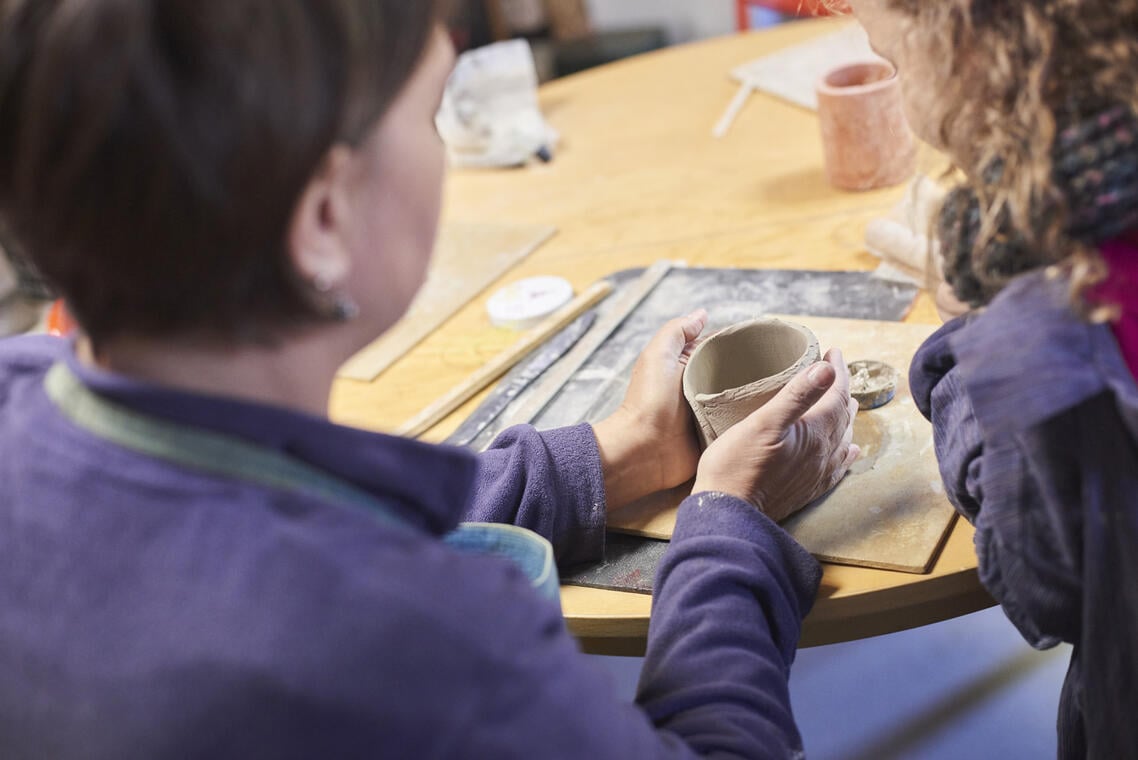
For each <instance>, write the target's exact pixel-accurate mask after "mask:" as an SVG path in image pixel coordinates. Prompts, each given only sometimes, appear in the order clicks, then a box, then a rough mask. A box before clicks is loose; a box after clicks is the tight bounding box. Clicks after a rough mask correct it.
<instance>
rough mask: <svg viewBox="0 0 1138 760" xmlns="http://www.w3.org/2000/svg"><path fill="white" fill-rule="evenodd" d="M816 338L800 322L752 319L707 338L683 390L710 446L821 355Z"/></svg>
mask: <svg viewBox="0 0 1138 760" xmlns="http://www.w3.org/2000/svg"><path fill="white" fill-rule="evenodd" d="M818 359H819V352H818V339H817V338H816V337H814V333H812V332H810V331H809V330H808V329H806V328H805V327H803V326H802V325H796V324H794V323H792V322H783V321H782V320H779V319H768V318H760V319H752V320H749V321H746V322H740V323H738V324H734V325H731V326H730V327H727V328H724V329H722V330H720V331H719V332H717V333H715V334H714V335H712V336H711V337H709V338H707V339H706V340H705V341H703V343H701V344H700V345H699V347H698V348H697V349H696V350H695V351H694V352H693V353H692V357H691V361H690V362H689V363H688V368H687V371H686V372H684V396H685V397H686V398H687V400H688V404H690V405H691V409H692V412H694V413H695V418H696V422H697V423H698V424H699V437H700V441H701V442H702V443H703V445H704V446H705V447H706V446H707V445H708V444H709V443H711V442H712V441H714V440H715V439H716V438H717V437H719V436H720V435H722V434H723V433H725V432H727V429H728V428H730V427H731V426H732V425H734V424H735V423H737V422H739V421H740V420H742V419H743V418H744V417H746V416H747V415H749V414H750V413H751V412H753V411H755V410H756V409H758V408H759V407H760V406H762V405H763V404H765V403H766V402H767V401H769V400H770V399H772V398H773V397H774V395H775V394H776V393H778V392H779V390H780V389H781V388H782V387H783V386H784V385H786V384H787V383H788V382H790V379H791V378H792V377H794V376H795V375H797V374H798V373H799V372H801V371H802V370H804V369H806V368H807V367H808V366H810V365H811V364H813V363H814V362H816V361H818Z"/></svg>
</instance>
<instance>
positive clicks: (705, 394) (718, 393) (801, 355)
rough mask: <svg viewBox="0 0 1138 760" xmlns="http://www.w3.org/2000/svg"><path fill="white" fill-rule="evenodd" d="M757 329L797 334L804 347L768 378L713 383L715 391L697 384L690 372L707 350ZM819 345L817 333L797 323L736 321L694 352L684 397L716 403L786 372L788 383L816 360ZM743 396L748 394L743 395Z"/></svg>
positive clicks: (765, 319) (771, 319)
mask: <svg viewBox="0 0 1138 760" xmlns="http://www.w3.org/2000/svg"><path fill="white" fill-rule="evenodd" d="M755 329H774V330H778V331H784V332H786V333H791V334H794V335H795V336H796V337H798V338H800V339H801V341H802V343H801V348H797V347H796V350H795V351H794V354H795V356H794V358H793V359H790V360H789V361H786V362H784V363H783V364H782V368H781V369H780V370H779V371H776V372H773V373H771V374H769V375H765V376H759V377H751V378H750V379H747V380H745V381H744V382H742V383H738V384H736V383H732V384H729V385H722V383H714V384H713V387H715V388H716V389H715V390H711V389H709V388H707V387H706V379H701V380H700V381H699V382H696V381H695V380H694V378H693V377H692V375H691V372H690V370H691V368H692V367H693V366H697V365H698V363H699V361H700V357H701V355H702V354H704V353H706V352H707V351H720V350H723V348H724V347H723V346H722V345H721V344H720V345H717V344H718V343H720V341H722V340H723V339H724V338H726V337H727V336H732V338H733V337H734V336H740V335H741V334H743V333H746V332H749V331H752V330H755ZM816 346H817V338H816V337H815V336H814V333H813V332H812V331H811V330H810V328H808V327H806V326H805V325H800V324H798V323H797V322H790V321H787V320H784V319H778V318H776V317H758V318H756V319H748V320H745V321H743V322H737V323H735V324H733V325H729V326H727V327H725V328H723V329H722V330H718V331H716V332H715V333H714V334H713V335H711V336H709V337H708V338H707V339H706V340H704V341H702V342H701V343H700V344H699V345H698V346H696V349H695V351H693V352H692V355H691V358H690V359H689V360H688V370H689V371H688V372H685V373H684V379H683V388H684V395H685V396H686V397H687V398H688V399H689V400H693V401H698V402H700V403H710V402H714V401H716V400H717V399H721V398H725V397H728V396H731V397H734V396H737V395H739V394H738V393H737V392H738V391H739V390H740V389H742V388H746V387H747V386H748V385H752V384H753V383H756V382H757V381H759V380H763V379H772V380H773V379H774V378H776V377H779V376H780V375H783V374H784V373H785V377H784V378H783V381H785V380H789V379H790V377H792V376H793V374H794V373H796V372H798V371H800V370H801V369H803V368H804V367H805V366H806V365H807V364H809V363H810V361H811V360H812V359H813V358H816V357H813V356H812V354H813V353H815V352H816V351H817V348H816ZM812 347H813V348H814V351H812V350H811V349H812ZM721 385H722V387H719V386H721ZM697 386H698V387H697ZM755 392H758V390H757V389H756V390H755ZM743 395H746V394H745V393H744V394H743Z"/></svg>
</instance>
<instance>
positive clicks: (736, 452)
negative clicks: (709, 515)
mask: <svg viewBox="0 0 1138 760" xmlns="http://www.w3.org/2000/svg"><path fill="white" fill-rule="evenodd" d="M856 413H857V402H856V401H854V400H853V399H851V398H850V376H849V370H848V369H847V367H846V362H845V360H844V359H843V358H842V354H841V352H840V351H839V350H838V349H831V350H830V351H829V352H828V353H827V354H826V358H825V361H821V362H818V363H816V364H814V365H813V366H811V367H809V368H808V369H807V370H805V371H803V372H800V373H799V374H798V375H797V376H795V377H794V379H792V380H791V381H790V382H789V383H787V385H786V387H784V388H783V389H782V390H781V391H779V393H778V395H776V396H775V397H774V398H772V399H771V400H770V401H768V402H767V403H766V404H765V405H763V406H762V407H761V408H759V409H757V410H756V411H754V412H753V413H752V414H751V415H750V416H749V417H747V418H746V419H744V420H742V421H740V422H739V423H737V424H736V425H734V426H733V427H732V428H731V429H730V430H728V431H727V432H726V433H724V434H723V435H722V436H720V437H719V438H717V439H716V440H715V441H713V442H712V444H711V445H710V446H708V447H707V450H706V451H705V452H703V456H702V457H701V458H700V461H699V468H698V470H697V472H696V478H695V487H694V488H693V489H692V493H699V492H701V491H717V492H720V493H726V494H730V495H732V496H737V497H739V498H741V499H744V500H746V501H749V502H751V503H752V504H754V505H755V506H757V507H758V508H759V509H760V510H762V512H763V513H764V514H766V515H767V516H768V517H770V518H771V519H773V520H775V521H780V520H783V519H784V518H786V517H789V516H790V515H791V514H793V513H794V512H797V511H798V510H799V509H801V508H802V507H804V506H806V505H807V504H809V503H810V502H811V501H813V500H814V499H816V498H818V497H819V496H821V495H822V494H824V493H826V491H829V490H830V489H831V488H833V487H834V486H835V485H837V483H838V481H840V480H841V479H842V478H843V477H844V476H845V474H846V471H847V470H849V468H850V465H852V464H853V463H854V461H855V460H857V458H858V456H859V455H860V454H861V450H860V449H859V448H858V446H857V445H856V444H854V443H852V440H853V420H854V415H855V414H856Z"/></svg>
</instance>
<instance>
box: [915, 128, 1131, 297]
mask: <svg viewBox="0 0 1138 760" xmlns="http://www.w3.org/2000/svg"><path fill="white" fill-rule="evenodd" d="M1064 121H1065V124H1064ZM1000 172H1001V169H1000V167H998V166H996V167H992V168H991V169H990V170H989V171H987V172H985V177H986V178H987V179H988V180H989V181H995V180H997V179H999V176H1000ZM1052 176H1053V179H1054V181H1055V185H1056V187H1057V188H1058V189H1059V192H1060V194H1061V195H1062V198H1063V203H1064V204H1065V206H1066V214H1067V215H1066V226H1065V228H1064V233H1065V234H1066V235H1067V236H1069V237H1070V238H1071V239H1074V240H1077V241H1079V242H1083V243H1087V244H1089V245H1098V244H1099V243H1102V242H1103V241H1106V240H1110V239H1111V238H1114V237H1117V236H1118V235H1120V234H1121V233H1123V232H1126V231H1128V230H1132V229H1135V228H1136V227H1138V116H1136V115H1135V113H1134V112H1133V111H1132V110H1131V109H1130V108H1128V107H1125V106H1115V107H1111V108H1106V109H1102V110H1099V111H1097V112H1096V113H1094V114H1093V115H1091V116H1089V117H1072V118H1067V119H1065V120H1061V122H1060V128H1059V133H1058V135H1057V136H1056V138H1055V144H1054V147H1053V149H1052ZM1033 212H1034V213H1033V216H1035V217H1036V218H1044V217H1045V215H1046V214H1048V213H1054V211H1048V210H1042V211H1038V212H1037V210H1034V209H1033ZM1007 216H1008V215H1007V213H1006V212H1005V213H1003V214H1002V215H1001V217H1000V218H999V224H998V228H999V229H998V231H997V234H995V235H994V236H993V237H992V239H991V240H990V241H989V242H988V243H987V245H986V247H985V249H984V251H983V252H982V255H981V256H980V257H979V258H978V259H975V260H974V258H973V255H972V252H973V249H974V247H975V244H976V239H977V236H978V235H979V232H980V224H981V220H982V211H981V208H980V202H979V200H978V198H977V197H976V193H975V191H974V190H972V189H971V188H969V187H959V188H956V189H955V190H953V191H952V192H951V193H949V195H948V197H947V198H946V199H945V203H944V206H943V207H942V209H941V215H940V219H939V223H938V229H937V234H938V237H939V239H940V241H941V250H942V251H943V252H944V257H945V260H944V269H945V272H944V274H945V279H946V280H948V282H949V283H950V284H951V285H952V286H953V289H954V290H955V291H956V296H957V298H959V299H960V300H961V301H964V302H966V303H969V304H971V305H973V306H980V305H983V304H986V303H988V302H989V301H990V300H991V299H992V298H993V297H995V295H996V293H998V292H999V290H1000V288H1002V287H1003V284H1004V283H1006V282H1007V280H1008V279H1010V278H1011V277H1013V276H1015V275H1017V274H1020V273H1021V272H1025V271H1028V270H1031V269H1036V268H1038V267H1040V266H1043V265H1046V264H1049V263H1052V259H1051V258H1049V256H1048V252H1047V251H1039V250H1033V247H1032V246H1031V245H1029V244H1028V243H1027V241H1026V240H1025V239H1024V237H1023V235H1022V234H1020V233H1018V232H1016V231H1014V230H1012V228H1011V227H1012V226H1011V224H1010V223H1009V220H1008V218H1007ZM977 262H981V266H982V269H983V271H980V272H978V271H976V266H977Z"/></svg>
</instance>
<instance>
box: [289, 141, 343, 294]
mask: <svg viewBox="0 0 1138 760" xmlns="http://www.w3.org/2000/svg"><path fill="white" fill-rule="evenodd" d="M352 161H353V156H352V152H351V150H350V149H349V148H348V147H346V146H343V145H336V146H333V147H332V149H331V150H329V151H328V154H327V156H325V158H324V161H323V163H322V164H321V165H320V168H319V169H318V170H317V171H316V173H315V174H313V175H312V178H311V179H310V180H309V181H308V184H307V185H305V187H304V190H303V191H302V192H301V194H300V198H299V199H298V200H297V203H296V206H295V207H294V208H293V212H292V218H291V219H290V220H289V226H288V240H287V243H288V254H289V258H291V260H292V265H293V266H294V267H295V268H296V272H297V274H299V275H300V277H301V279H303V280H305V281H306V282H313V283H320V284H321V287H323V288H335V287H337V286H339V285H342V284H343V283H344V282H346V281H347V279H348V274H349V273H350V272H351V269H352V255H351V250H350V249H349V247H348V245H347V240H348V236H347V235H346V234H345V225H346V224H347V222H348V220H349V217H350V205H349V204H348V181H349V174H350V169H351V165H352Z"/></svg>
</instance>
